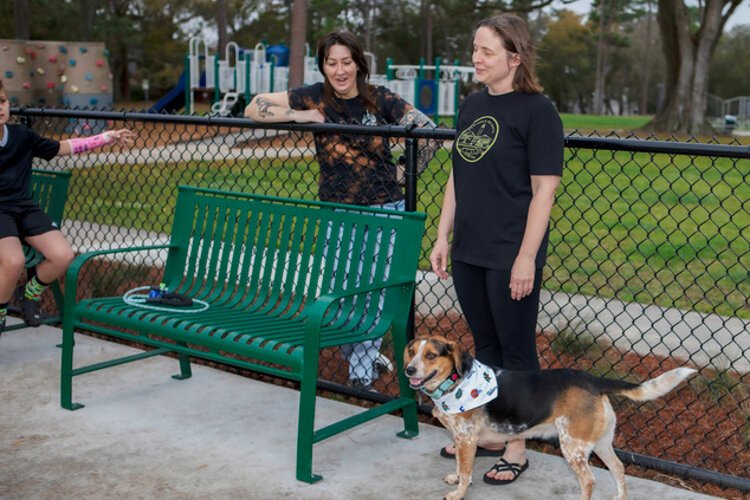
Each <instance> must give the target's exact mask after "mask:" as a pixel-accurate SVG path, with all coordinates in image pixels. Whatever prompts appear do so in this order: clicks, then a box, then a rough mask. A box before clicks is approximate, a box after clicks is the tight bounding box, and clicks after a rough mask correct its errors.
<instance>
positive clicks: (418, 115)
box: [399, 108, 442, 174]
mask: <svg viewBox="0 0 750 500" xmlns="http://www.w3.org/2000/svg"><path fill="white" fill-rule="evenodd" d="M412 123H414V124H416V125H417V126H419V127H430V128H436V125H435V122H433V121H432V120H430V118H429V117H428V116H427V115H425V114H424V113H422V112H421V111H419V110H418V109H415V108H412V109H410V110H409V111H407V112H406V114H405V115H404V116H403V117H402V118H401V120H399V125H403V126H407V125H411V124H412ZM441 146H442V141H438V140H437V139H422V140H421V141H420V142H419V153H418V156H417V174H421V173H422V172H424V169H426V168H427V164H428V163H430V160H432V157H433V156H435V153H436V152H437V150H438V149H440V147H441Z"/></svg>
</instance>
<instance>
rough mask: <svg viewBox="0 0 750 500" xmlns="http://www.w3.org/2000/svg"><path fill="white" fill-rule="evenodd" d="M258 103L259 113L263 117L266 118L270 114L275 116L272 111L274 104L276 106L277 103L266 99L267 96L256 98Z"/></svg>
mask: <svg viewBox="0 0 750 500" xmlns="http://www.w3.org/2000/svg"><path fill="white" fill-rule="evenodd" d="M255 102H256V104H257V105H258V115H259V116H260V117H261V118H266V117H269V116H273V111H271V109H270V108H271V107H272V106H276V104H274V103H272V102H271V101H270V100H269V99H266V98H265V97H259V98H258V99H256V100H255Z"/></svg>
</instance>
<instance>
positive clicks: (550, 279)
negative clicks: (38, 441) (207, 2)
mask: <svg viewBox="0 0 750 500" xmlns="http://www.w3.org/2000/svg"><path fill="white" fill-rule="evenodd" d="M12 113H13V115H14V119H15V120H17V121H25V122H27V124H28V125H29V126H31V127H32V128H33V129H34V130H36V131H37V132H38V133H40V134H42V135H45V136H48V137H56V138H65V137H68V136H70V135H77V134H82V133H87V132H90V131H97V130H101V129H103V128H105V127H107V128H113V127H116V128H119V127H122V126H127V127H129V128H131V129H133V130H134V131H135V132H136V133H137V134H138V140H137V143H136V145H135V147H133V148H131V149H128V150H119V149H118V148H116V147H115V148H111V149H103V150H98V151H96V152H92V153H90V154H88V155H84V156H78V157H67V158H58V159H54V160H53V161H52V162H50V163H49V164H47V165H45V164H44V163H43V162H40V163H39V164H37V165H35V166H38V167H43V168H52V169H60V170H63V169H64V170H71V171H72V172H73V178H72V181H71V188H70V192H69V196H68V205H67V209H66V213H65V220H64V223H63V231H64V232H65V233H66V235H67V237H68V238H69V240H70V241H71V243H72V244H73V245H74V248H76V250H78V251H84V250H92V249H101V248H109V247H113V246H120V245H122V244H123V243H126V244H127V243H131V244H133V245H142V244H155V243H160V242H163V241H164V240H165V239H166V238H167V236H166V235H167V234H168V232H169V228H170V225H171V221H172V218H173V216H174V214H173V210H174V202H175V195H176V186H177V185H178V184H193V185H198V186H204V187H212V188H220V189H230V190H239V191H247V192H255V193H263V194H269V195H278V196H286V197H298V198H307V199H314V198H316V197H317V193H318V183H317V182H318V165H317V162H316V157H315V144H314V142H313V137H312V133H313V132H316V133H321V134H328V135H330V136H332V137H333V138H334V140H335V137H336V136H341V135H348V136H357V137H359V138H361V140H363V141H369V140H376V139H377V140H381V138H382V139H383V140H386V141H388V142H389V143H390V144H391V147H392V151H393V154H394V156H395V157H399V156H401V155H403V156H404V157H405V159H406V175H405V177H404V190H405V194H406V204H407V209H412V210H413V209H416V210H421V211H424V212H426V213H427V214H428V222H427V230H426V233H425V237H424V241H423V256H422V260H421V264H420V271H419V273H418V276H417V279H418V289H417V294H416V303H415V314H414V330H415V332H416V333H429V332H439V333H441V334H445V335H448V336H452V337H455V338H459V339H460V340H461V341H463V342H464V343H466V344H467V345H468V346H471V343H472V341H471V335H470V332H469V330H468V327H467V325H466V322H465V321H464V318H463V316H462V314H461V311H460V308H459V306H458V303H457V301H456V298H455V294H454V292H453V287H452V283H451V280H450V279H449V280H446V281H440V280H438V279H437V278H436V277H435V276H434V275H433V274H432V273H431V272H430V271H429V266H428V260H427V256H428V255H429V252H430V249H431V247H432V244H433V242H434V238H435V234H436V230H437V220H438V216H439V211H440V206H441V203H442V193H443V188H444V185H445V182H446V180H447V178H448V174H449V173H450V168H451V164H450V145H451V144H450V141H451V140H452V138H453V135H454V131H453V130H448V129H435V130H424V129H413V130H405V129H404V128H402V127H389V126H383V127H380V126H378V127H369V126H346V125H336V124H317V125H295V124H276V125H269V124H253V123H251V122H249V121H248V120H243V119H234V118H215V117H197V116H166V115H157V114H145V113H130V112H94V111H73V110H40V109H15V110H12ZM427 139H439V140H441V141H445V142H444V144H443V147H442V149H441V150H439V151H438V153H437V154H436V155H435V157H434V158H433V160H432V161H431V163H430V164H429V166H428V168H427V169H426V170H425V171H424V172H422V173H421V174H419V175H417V171H416V162H415V161H414V160H415V157H416V155H417V153H418V149H419V144H420V143H421V142H423V141H425V140H427ZM749 212H750V148H748V147H746V146H739V145H720V144H699V143H697V142H691V143H685V142H674V141H657V140H637V139H634V138H626V139H620V138H617V137H607V138H602V137H583V136H576V135H571V136H569V137H568V138H567V140H566V164H565V169H564V175H563V181H562V186H561V189H560V190H559V191H558V197H557V202H556V205H555V208H554V211H553V215H552V224H551V225H552V229H551V234H550V249H549V259H548V265H547V267H546V269H545V273H544V285H543V286H544V290H543V294H542V304H541V308H540V316H539V325H538V330H539V333H538V339H537V348H538V352H539V357H540V359H541V362H542V365H543V367H575V368H581V369H586V370H588V371H590V372H592V373H595V374H598V375H604V376H608V377H614V378H621V379H627V380H632V381H640V380H644V379H646V378H650V377H652V376H655V375H657V374H659V373H661V372H663V371H665V370H667V369H670V368H673V367H676V366H683V365H687V366H693V367H696V368H698V369H699V374H698V375H697V376H695V377H693V378H692V379H691V380H690V381H689V383H688V384H685V385H684V386H683V387H681V388H679V389H678V390H676V391H675V392H674V393H672V394H671V395H669V396H667V397H666V398H664V399H663V400H660V401H655V402H651V403H647V404H641V405H638V406H636V405H635V404H633V403H631V402H627V401H614V404H615V407H616V409H617V411H618V415H619V416H620V424H619V427H618V432H617V438H616V441H615V446H616V447H617V448H618V449H619V450H620V454H621V456H622V457H623V458H624V460H625V461H626V462H630V463H637V464H641V465H646V466H649V467H654V468H660V469H663V470H667V471H669V472H672V473H677V474H681V475H684V476H689V477H694V478H697V479H701V480H708V481H712V482H716V483H718V484H721V485H723V486H731V487H734V488H739V489H741V490H744V491H750V479H748V478H749V477H750V359H748V356H747V354H746V353H747V352H748V350H750V328H748V326H749V325H750V303H749V302H748V297H750V276H749V275H748V269H750V216H749V215H748V213H749ZM163 262H164V255H157V254H153V255H148V256H142V257H141V258H140V259H139V260H137V261H114V260H109V261H104V262H99V263H97V268H96V269H95V270H94V271H92V273H91V276H90V289H91V292H92V293H98V294H101V293H111V294H114V293H117V294H121V293H123V292H125V291H126V290H128V289H129V288H133V287H136V286H141V285H146V284H154V283H158V280H159V276H160V273H161V266H162V265H163ZM381 352H382V353H383V354H384V355H385V356H386V357H388V358H391V359H392V358H393V357H394V356H399V355H400V353H394V352H393V350H392V346H391V345H390V344H389V343H388V342H387V339H386V342H385V343H384V345H383V347H382V349H381ZM322 356H323V359H322V360H321V366H325V367H326V371H325V373H324V378H325V381H323V383H324V384H325V386H326V387H329V388H334V389H338V390H341V391H342V392H347V393H350V394H351V393H352V392H351V389H350V388H347V387H346V383H347V379H348V376H347V372H348V369H347V363H346V361H345V359H344V358H343V356H342V354H341V353H340V352H339V351H327V352H324V353H323V355H322ZM361 361H362V362H372V360H364V359H363V360H361ZM395 385H396V384H395V380H394V375H393V374H392V373H387V372H384V373H382V374H381V376H380V378H379V379H378V380H377V381H376V382H375V384H374V389H375V391H376V392H373V393H368V394H360V396H362V397H364V398H370V399H372V398H375V399H378V398H384V397H388V395H389V394H391V393H392V391H395V390H396V387H395Z"/></svg>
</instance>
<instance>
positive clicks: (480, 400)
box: [432, 359, 498, 413]
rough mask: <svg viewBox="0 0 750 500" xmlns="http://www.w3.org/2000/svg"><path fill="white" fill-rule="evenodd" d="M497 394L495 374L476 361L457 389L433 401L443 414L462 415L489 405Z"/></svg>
mask: <svg viewBox="0 0 750 500" xmlns="http://www.w3.org/2000/svg"><path fill="white" fill-rule="evenodd" d="M497 392H498V391H497V377H495V372H494V371H493V370H492V368H490V367H489V366H487V365H484V364H482V363H480V362H479V361H477V360H476V359H475V360H474V364H472V365H471V370H469V372H468V373H466V374H465V375H464V378H463V380H461V383H460V384H458V386H457V387H456V388H454V389H453V390H452V391H450V392H447V393H445V394H443V395H442V396H441V397H439V398H438V399H434V398H433V400H432V401H433V402H434V403H435V406H436V407H437V408H440V410H441V411H442V412H443V413H462V412H465V411H468V410H471V409H473V408H476V407H478V406H482V405H483V404H487V403H489V402H490V401H492V400H493V399H495V398H496V397H497Z"/></svg>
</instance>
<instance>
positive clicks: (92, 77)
mask: <svg viewBox="0 0 750 500" xmlns="http://www.w3.org/2000/svg"><path fill="white" fill-rule="evenodd" d="M84 78H85V79H86V81H88V82H90V81H91V80H93V79H94V75H92V74H91V72H88V73H86V75H84Z"/></svg>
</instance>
